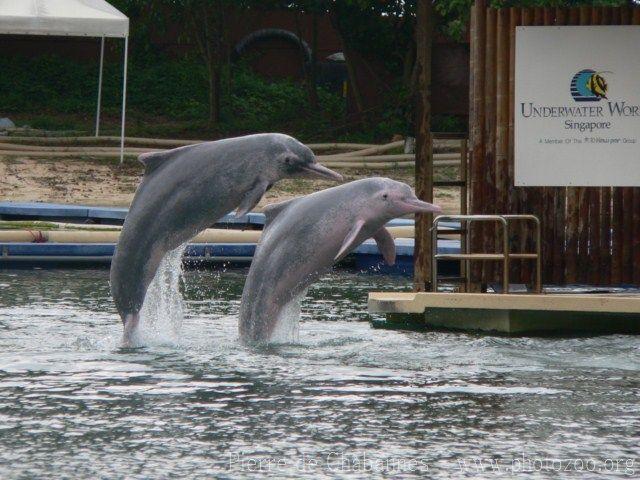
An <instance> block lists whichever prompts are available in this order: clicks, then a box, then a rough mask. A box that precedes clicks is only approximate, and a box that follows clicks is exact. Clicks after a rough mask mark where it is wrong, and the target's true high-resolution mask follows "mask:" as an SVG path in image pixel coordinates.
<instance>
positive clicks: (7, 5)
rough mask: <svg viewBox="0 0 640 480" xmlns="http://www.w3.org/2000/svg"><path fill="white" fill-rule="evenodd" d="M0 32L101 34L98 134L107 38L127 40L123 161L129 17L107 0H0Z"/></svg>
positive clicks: (124, 82) (122, 140)
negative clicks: (105, 40)
mask: <svg viewBox="0 0 640 480" xmlns="http://www.w3.org/2000/svg"><path fill="white" fill-rule="evenodd" d="M0 34H8V35H55V36H77V37H98V38H101V39H102V41H101V44H100V74H99V78H98V106H97V114H96V136H98V135H99V133H100V104H101V97H102V67H103V63H104V39H105V38H107V37H109V38H123V39H124V66H123V70H124V75H123V87H122V128H121V139H120V157H121V158H120V160H121V161H122V159H123V158H124V124H125V108H126V92H127V54H128V48H129V19H128V18H127V17H126V16H125V15H124V14H122V13H121V12H119V11H118V10H117V9H115V8H114V7H113V6H111V5H110V4H109V3H107V2H106V1H105V0H0Z"/></svg>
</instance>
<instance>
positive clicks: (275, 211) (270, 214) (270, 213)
mask: <svg viewBox="0 0 640 480" xmlns="http://www.w3.org/2000/svg"><path fill="white" fill-rule="evenodd" d="M296 200H298V199H297V198H292V199H290V200H285V201H283V202H278V203H272V204H271V205H267V206H266V207H264V210H263V212H262V213H264V216H265V222H264V226H265V227H266V226H267V225H269V224H270V223H271V222H273V220H274V219H275V218H276V217H277V216H278V215H280V213H281V212H282V211H284V210H286V208H287V207H288V206H289V205H291V204H292V203H294V202H295V201H296Z"/></svg>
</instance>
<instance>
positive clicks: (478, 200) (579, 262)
mask: <svg viewBox="0 0 640 480" xmlns="http://www.w3.org/2000/svg"><path fill="white" fill-rule="evenodd" d="M486 4H487V2H486V0H477V1H476V4H475V6H474V7H473V8H472V13H471V66H470V72H471V73H470V75H471V78H470V85H471V92H470V100H471V101H470V116H469V118H470V120H469V133H470V139H469V142H470V144H469V145H470V170H469V175H470V179H469V180H470V201H469V203H470V213H473V214H493V213H498V214H503V213H512V214H515V213H521V214H523V213H531V214H534V215H536V216H538V217H539V218H540V220H541V222H542V258H543V281H544V282H545V283H554V284H565V283H576V282H578V283H587V284H593V285H596V284H597V285H612V284H613V285H615V284H628V283H634V284H639V283H640V188H629V187H625V188H610V187H568V188H565V187H535V188H532V187H528V188H523V187H515V186H514V123H515V122H514V98H515V96H514V85H515V30H516V27H517V26H519V25H640V8H633V7H629V6H625V7H615V8H614V7H591V6H583V7H571V8H564V7H558V8H555V7H544V8H543V7H536V8H518V7H513V8H504V9H493V8H487V6H486ZM529 228H530V226H528V225H527V224H526V222H523V223H522V225H518V226H515V225H514V227H513V229H512V230H511V231H510V234H509V237H510V242H511V245H512V248H513V249H514V250H515V249H518V250H519V251H531V249H532V248H533V243H532V242H533V235H532V234H531V232H530V231H529ZM497 234H498V232H497V231H496V229H495V228H494V227H493V226H492V225H482V226H481V227H478V228H476V229H474V230H473V231H471V236H470V238H471V248H472V251H478V252H481V251H485V252H489V251H497V250H499V248H500V247H499V243H498V242H499V238H498V236H497ZM533 273H534V269H533V265H532V264H531V263H529V262H527V261H514V262H512V265H511V271H510V276H511V278H512V279H513V281H520V282H522V283H530V282H531V280H532V274H533ZM500 275H501V273H500V272H499V269H498V270H496V269H495V266H494V265H490V264H489V263H487V264H484V265H482V264H479V265H478V266H477V267H475V268H474V269H473V271H472V279H473V281H474V283H476V284H480V283H487V282H498V281H499V280H500Z"/></svg>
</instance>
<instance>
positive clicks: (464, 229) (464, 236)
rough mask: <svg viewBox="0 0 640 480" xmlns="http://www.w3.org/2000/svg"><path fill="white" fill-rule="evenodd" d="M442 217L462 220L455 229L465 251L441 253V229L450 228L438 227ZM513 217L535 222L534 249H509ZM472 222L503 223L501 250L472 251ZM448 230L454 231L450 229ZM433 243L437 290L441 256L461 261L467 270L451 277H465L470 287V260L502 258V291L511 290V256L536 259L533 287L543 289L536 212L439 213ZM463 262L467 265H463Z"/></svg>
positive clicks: (443, 258)
mask: <svg viewBox="0 0 640 480" xmlns="http://www.w3.org/2000/svg"><path fill="white" fill-rule="evenodd" d="M443 221H459V222H460V230H459V231H457V232H456V233H457V234H460V235H461V246H462V249H463V250H464V253H451V254H450V253H438V233H443V234H446V233H447V232H448V231H447V230H439V229H438V224H439V223H440V222H443ZM512 221H531V222H533V223H534V224H535V232H536V233H535V235H536V251H535V253H528V252H516V253H511V251H510V250H509V224H510V222H512ZM472 222H496V223H499V224H500V225H501V226H502V253H499V252H497V253H471V251H470V243H469V238H468V237H469V230H470V225H469V224H470V223H472ZM463 223H464V225H463ZM449 233H451V232H450V231H449ZM431 244H432V255H433V257H432V262H431V266H432V267H431V268H432V272H431V286H432V290H433V291H434V292H437V291H438V260H460V261H461V271H462V272H464V274H463V275H461V276H460V277H457V278H452V279H450V280H458V281H464V282H465V284H466V290H467V291H469V288H470V282H471V278H470V272H471V270H470V268H469V267H470V263H471V261H482V260H493V261H501V262H502V291H503V292H504V293H509V262H510V260H512V259H514V260H515V259H517V260H535V261H536V279H535V287H534V291H535V293H541V292H542V269H541V266H542V265H541V263H542V262H541V256H540V249H541V238H540V220H539V219H538V217H536V216H535V215H440V216H437V217H436V218H434V219H433V225H432V227H431ZM462 264H464V265H462ZM463 266H464V269H462V267H463Z"/></svg>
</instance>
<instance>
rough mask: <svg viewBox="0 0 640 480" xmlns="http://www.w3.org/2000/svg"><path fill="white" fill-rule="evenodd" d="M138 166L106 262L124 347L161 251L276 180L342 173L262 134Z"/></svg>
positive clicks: (147, 159) (296, 145) (288, 141)
mask: <svg viewBox="0 0 640 480" xmlns="http://www.w3.org/2000/svg"><path fill="white" fill-rule="evenodd" d="M139 160H140V161H141V162H142V163H143V164H144V165H145V167H146V169H145V173H144V177H143V179H142V182H141V183H140V185H139V186H138V189H137V190H136V193H135V196H134V198H133V202H132V204H131V208H130V209H129V213H128V214H127V217H126V219H125V222H124V225H123V227H122V232H121V233H120V238H119V240H118V245H117V246H116V251H115V254H114V256H113V260H112V263H111V275H110V281H111V293H112V295H113V299H114V301H115V304H116V307H117V309H118V313H119V314H120V316H121V317H122V321H123V323H124V343H125V344H128V343H131V339H132V335H133V333H134V332H135V330H136V328H137V325H138V322H139V312H140V309H141V308H142V305H143V303H144V298H145V295H146V292H147V288H148V287H149V284H150V283H151V281H152V280H153V277H154V275H155V273H156V271H157V269H158V266H159V265H160V262H161V260H162V259H163V257H164V256H165V254H166V253H167V252H169V251H170V250H173V249H175V248H177V247H179V246H180V245H182V244H183V243H185V242H187V241H188V240H190V239H191V238H193V237H194V236H195V235H197V234H198V233H199V232H201V231H202V230H204V229H206V228H207V227H209V226H211V225H212V224H213V223H215V222H216V221H217V220H218V219H220V218H221V217H222V216H224V215H225V214H227V213H228V212H230V211H231V210H233V209H234V208H236V207H238V210H237V215H238V216H241V215H244V214H245V213H247V212H249V211H250V210H251V209H252V208H253V207H255V205H256V204H257V203H258V202H259V201H260V199H261V198H262V196H263V194H264V193H265V192H266V191H267V190H268V189H269V188H270V187H271V186H272V185H273V184H274V183H275V182H277V181H278V180H280V179H282V178H286V177H296V176H310V175H315V176H320V177H325V178H331V179H334V180H342V176H341V175H339V174H338V173H336V172H334V171H332V170H329V169H328V168H326V167H323V166H322V165H320V164H319V163H317V161H316V159H315V156H314V154H313V152H312V151H311V150H310V149H309V148H308V147H306V146H305V145H303V144H302V143H300V142H298V141H297V140H296V139H294V138H292V137H289V136H287V135H282V134H277V133H266V134H258V135H248V136H245V137H238V138H229V139H225V140H218V141H215V142H206V143H200V144H196V145H190V146H187V147H181V148H176V149H174V150H170V151H166V152H160V153H149V154H143V155H141V156H140V158H139Z"/></svg>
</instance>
